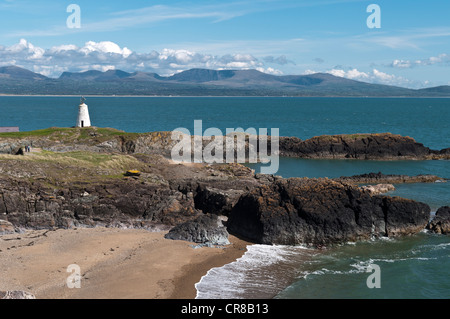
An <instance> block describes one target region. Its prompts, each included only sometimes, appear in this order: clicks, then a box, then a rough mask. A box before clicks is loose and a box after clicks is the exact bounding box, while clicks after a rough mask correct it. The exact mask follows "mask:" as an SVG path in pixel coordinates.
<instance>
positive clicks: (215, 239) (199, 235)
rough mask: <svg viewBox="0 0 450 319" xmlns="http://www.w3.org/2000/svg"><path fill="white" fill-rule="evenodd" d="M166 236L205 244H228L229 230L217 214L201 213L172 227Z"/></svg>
mask: <svg viewBox="0 0 450 319" xmlns="http://www.w3.org/2000/svg"><path fill="white" fill-rule="evenodd" d="M165 238H167V239H173V240H185V241H190V242H194V243H198V244H203V245H208V246H211V245H228V244H230V242H229V241H228V232H227V230H226V228H225V226H223V224H222V221H221V220H220V219H219V218H218V216H217V215H201V216H199V217H198V218H196V219H195V220H191V221H188V222H185V223H183V224H180V225H177V226H175V227H174V228H172V229H171V230H170V231H169V232H168V233H167V234H166V235H165Z"/></svg>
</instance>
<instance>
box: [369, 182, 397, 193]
mask: <svg viewBox="0 0 450 319" xmlns="http://www.w3.org/2000/svg"><path fill="white" fill-rule="evenodd" d="M361 190H362V191H363V192H368V193H369V194H370V195H380V194H384V193H387V192H389V191H393V190H395V187H394V185H392V184H377V185H366V186H361Z"/></svg>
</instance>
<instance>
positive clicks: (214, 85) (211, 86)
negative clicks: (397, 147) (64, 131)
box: [0, 66, 450, 97]
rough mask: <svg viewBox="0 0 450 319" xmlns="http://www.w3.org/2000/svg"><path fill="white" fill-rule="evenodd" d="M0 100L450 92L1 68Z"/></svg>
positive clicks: (240, 75) (326, 81) (277, 79)
mask: <svg viewBox="0 0 450 319" xmlns="http://www.w3.org/2000/svg"><path fill="white" fill-rule="evenodd" d="M0 94H31V95H32V94H35V95H39V94H49V95H77V94H84V95H88V94H89V95H181V96H186V95H192V96H210V95H217V96H225V95H231V96H237V95H242V96H342V97H345V96H349V97H358V96H359V97H365V96H367V97H384V96H386V97H390V96H395V97H403V96H404V97H450V86H438V87H431V88H424V89H418V90H415V89H409V88H403V87H398V86H390V85H383V84H372V83H366V82H361V81H356V80H351V79H346V78H342V77H337V76H334V75H331V74H328V73H314V74H308V75H272V74H266V73H263V72H260V71H258V70H254V69H250V70H211V69H201V68H194V69H190V70H186V71H183V72H180V73H176V74H174V75H171V76H161V75H158V74H156V73H151V72H141V71H135V72H126V71H122V70H108V71H104V72H102V71H98V70H88V71H84V72H63V73H62V74H61V75H60V76H59V77H58V78H49V77H46V76H44V75H42V74H38V73H34V72H32V71H29V70H26V69H23V68H20V67H17V66H6V67H0Z"/></svg>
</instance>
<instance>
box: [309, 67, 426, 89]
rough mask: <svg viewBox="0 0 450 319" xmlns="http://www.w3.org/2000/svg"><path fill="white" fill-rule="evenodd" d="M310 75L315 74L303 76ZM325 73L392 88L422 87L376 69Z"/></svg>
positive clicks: (329, 71)
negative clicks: (391, 86)
mask: <svg viewBox="0 0 450 319" xmlns="http://www.w3.org/2000/svg"><path fill="white" fill-rule="evenodd" d="M311 73H315V72H314V71H312V70H306V71H305V73H304V74H311ZM326 73H329V74H332V75H334V76H338V77H342V78H346V79H350V80H355V81H362V82H368V83H375V84H385V85H394V86H401V87H422V86H423V85H422V84H419V83H415V82H412V81H410V80H408V79H405V78H403V77H401V76H397V75H393V74H388V73H385V72H382V71H380V70H377V69H372V70H371V71H369V72H363V71H359V70H358V69H355V68H353V69H349V70H343V69H332V70H328V71H326Z"/></svg>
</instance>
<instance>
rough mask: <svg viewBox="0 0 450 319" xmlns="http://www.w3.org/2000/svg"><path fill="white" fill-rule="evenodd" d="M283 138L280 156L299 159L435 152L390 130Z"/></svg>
mask: <svg viewBox="0 0 450 319" xmlns="http://www.w3.org/2000/svg"><path fill="white" fill-rule="evenodd" d="M283 139H288V140H289V142H287V141H284V142H283V143H281V142H280V155H281V156H293V157H302V158H330V159H345V158H350V159H417V158H421V159H424V158H430V157H432V156H433V155H436V153H437V152H434V151H432V150H430V149H429V148H428V147H425V146H424V145H423V144H421V143H417V142H416V141H415V140H414V139H413V138H410V137H405V136H400V135H395V134H390V133H382V134H353V135H324V136H317V137H313V138H310V139H308V140H305V141H301V142H300V141H298V140H292V138H283ZM282 146H288V147H289V148H284V147H282Z"/></svg>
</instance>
